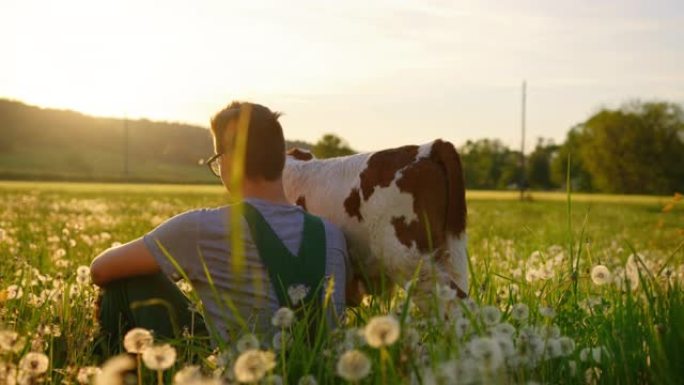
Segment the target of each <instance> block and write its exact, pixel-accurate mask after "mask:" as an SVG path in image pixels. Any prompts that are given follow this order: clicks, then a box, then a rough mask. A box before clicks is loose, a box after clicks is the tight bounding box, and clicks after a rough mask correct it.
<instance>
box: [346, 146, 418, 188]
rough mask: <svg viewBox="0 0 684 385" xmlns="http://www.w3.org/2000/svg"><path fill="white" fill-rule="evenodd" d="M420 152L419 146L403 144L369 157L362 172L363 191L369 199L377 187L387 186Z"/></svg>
mask: <svg viewBox="0 0 684 385" xmlns="http://www.w3.org/2000/svg"><path fill="white" fill-rule="evenodd" d="M417 154H418V146H403V147H398V148H392V149H389V150H383V151H378V152H376V153H375V154H373V155H371V157H370V158H369V159H368V165H367V166H366V169H365V170H363V171H362V172H361V175H360V176H359V178H360V179H361V192H362V193H363V199H364V200H366V201H367V200H368V198H370V196H371V195H373V191H375V187H387V186H389V185H390V183H392V180H393V179H394V175H395V174H396V173H397V171H399V170H401V169H402V168H404V167H406V166H407V165H409V164H411V162H413V161H414V160H415V159H416V155H417Z"/></svg>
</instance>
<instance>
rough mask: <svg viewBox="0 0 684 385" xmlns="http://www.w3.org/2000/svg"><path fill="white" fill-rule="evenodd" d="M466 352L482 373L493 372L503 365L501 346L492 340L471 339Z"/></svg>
mask: <svg viewBox="0 0 684 385" xmlns="http://www.w3.org/2000/svg"><path fill="white" fill-rule="evenodd" d="M468 350H469V352H470V354H471V355H472V357H473V358H474V359H475V361H476V362H477V365H478V367H479V368H480V370H481V371H483V372H492V371H495V370H497V369H498V368H499V367H500V366H501V364H502V363H503V358H504V357H503V352H502V351H501V346H500V345H499V343H497V342H496V341H495V340H494V339H493V338H489V337H476V338H473V339H472V340H471V341H470V342H469V343H468Z"/></svg>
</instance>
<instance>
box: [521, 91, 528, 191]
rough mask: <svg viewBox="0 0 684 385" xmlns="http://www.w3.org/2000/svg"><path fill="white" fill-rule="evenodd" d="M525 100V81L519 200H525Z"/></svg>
mask: <svg viewBox="0 0 684 385" xmlns="http://www.w3.org/2000/svg"><path fill="white" fill-rule="evenodd" d="M526 98H527V81H525V80H523V84H522V120H521V128H522V139H521V140H520V200H523V199H524V198H525V183H526V182H525V102H526V101H525V99H526Z"/></svg>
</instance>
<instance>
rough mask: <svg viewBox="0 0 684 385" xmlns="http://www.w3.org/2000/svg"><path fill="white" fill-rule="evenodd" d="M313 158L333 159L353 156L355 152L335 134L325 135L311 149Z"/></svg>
mask: <svg viewBox="0 0 684 385" xmlns="http://www.w3.org/2000/svg"><path fill="white" fill-rule="evenodd" d="M311 151H312V152H313V154H314V156H316V158H319V159H326V158H334V157H338V156H346V155H352V154H355V153H356V151H354V150H352V149H351V147H349V144H348V143H347V142H346V141H345V140H344V139H342V138H340V137H339V136H337V135H335V134H325V135H323V137H321V139H319V140H318V142H316V144H314V146H313V148H312V149H311Z"/></svg>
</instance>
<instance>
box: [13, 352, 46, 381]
mask: <svg viewBox="0 0 684 385" xmlns="http://www.w3.org/2000/svg"><path fill="white" fill-rule="evenodd" d="M49 365H50V360H49V359H48V356H46V355H45V354H43V353H36V352H31V353H26V355H25V356H24V357H22V359H21V361H19V369H21V371H23V372H25V373H27V374H29V375H31V376H37V375H39V374H43V373H45V372H46V371H47V370H48V367H49Z"/></svg>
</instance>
